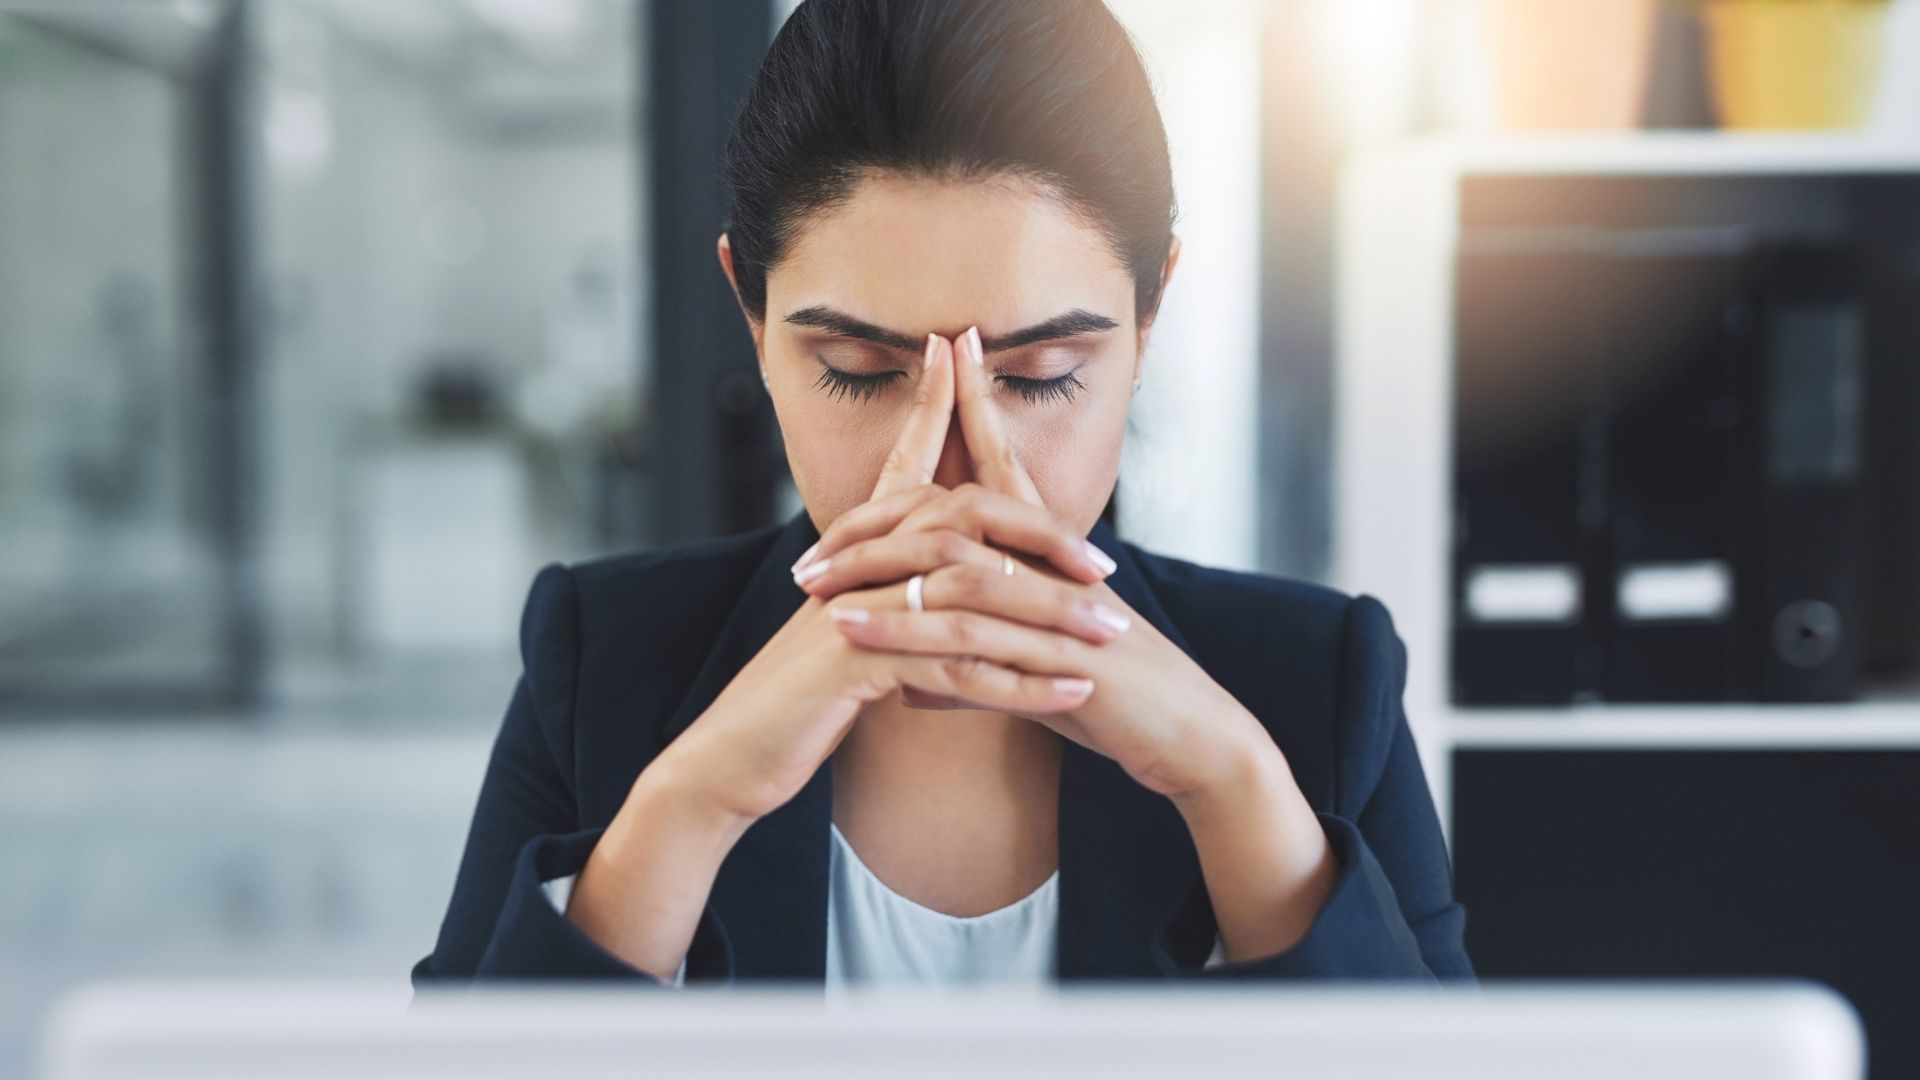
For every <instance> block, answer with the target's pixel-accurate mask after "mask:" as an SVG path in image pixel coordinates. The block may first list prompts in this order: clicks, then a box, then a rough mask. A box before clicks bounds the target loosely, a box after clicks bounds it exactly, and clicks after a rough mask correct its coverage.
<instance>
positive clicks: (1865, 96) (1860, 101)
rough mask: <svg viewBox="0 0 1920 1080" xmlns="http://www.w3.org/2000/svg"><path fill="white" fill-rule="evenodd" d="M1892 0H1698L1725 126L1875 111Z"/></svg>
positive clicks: (1782, 124) (1824, 121) (1820, 120)
mask: <svg viewBox="0 0 1920 1080" xmlns="http://www.w3.org/2000/svg"><path fill="white" fill-rule="evenodd" d="M1891 2H1892V0H1693V3H1692V6H1693V7H1695V8H1697V9H1698V10H1699V12H1700V17H1701V21H1702V23H1703V25H1704V28H1705V30H1706V41H1707V67H1708V77H1709V82H1710V84H1711V86H1712V88H1713V98H1714V106H1715V109H1716V111H1717V112H1718V114H1719V117H1720V126H1722V127H1725V128H1738V129H1832V128H1853V127H1860V126H1862V125H1864V124H1865V123H1866V122H1867V121H1868V120H1869V119H1871V118H1872V114H1873V104H1874V92H1875V90H1876V89H1877V88H1878V86H1879V83H1880V57H1881V53H1882V52H1883V51H1884V40H1885V36H1886V30H1885V26H1886V14H1887V8H1888V7H1889V6H1891Z"/></svg>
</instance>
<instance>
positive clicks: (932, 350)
mask: <svg viewBox="0 0 1920 1080" xmlns="http://www.w3.org/2000/svg"><path fill="white" fill-rule="evenodd" d="M938 355H940V335H938V334H928V335H927V355H926V357H925V358H924V359H923V360H921V361H920V369H921V370H922V371H924V370H926V369H927V368H930V367H932V366H933V358H934V357H936V356H938Z"/></svg>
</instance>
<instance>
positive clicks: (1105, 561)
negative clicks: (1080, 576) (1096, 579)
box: [1087, 540, 1120, 574]
mask: <svg viewBox="0 0 1920 1080" xmlns="http://www.w3.org/2000/svg"><path fill="white" fill-rule="evenodd" d="M1087 558H1089V559H1092V560H1093V564H1094V565H1095V566H1098V567H1099V568H1100V572H1101V573H1103V574H1111V573H1113V572H1114V571H1115V570H1117V569H1119V568H1120V564H1119V563H1117V562H1114V561H1113V557H1112V556H1111V555H1108V554H1107V553H1106V552H1104V551H1101V550H1100V549H1099V548H1097V547H1094V546H1093V541H1091V540H1089V541H1087Z"/></svg>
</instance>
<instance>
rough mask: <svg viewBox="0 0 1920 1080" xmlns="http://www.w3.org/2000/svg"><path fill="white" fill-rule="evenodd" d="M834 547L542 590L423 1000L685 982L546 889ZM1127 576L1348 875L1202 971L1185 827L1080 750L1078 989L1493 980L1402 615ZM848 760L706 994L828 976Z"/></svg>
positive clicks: (1062, 950) (416, 974)
mask: <svg viewBox="0 0 1920 1080" xmlns="http://www.w3.org/2000/svg"><path fill="white" fill-rule="evenodd" d="M818 538H819V533H818V531H817V530H815V528H814V526H813V523H812V520H811V519H810V518H809V517H808V516H807V514H806V513H805V512H801V513H798V514H796V515H795V516H794V517H793V518H792V519H791V520H790V521H789V522H787V523H786V524H785V525H775V526H769V527H767V528H764V529H760V530H757V531H754V532H749V533H742V534H738V535H735V536H729V537H724V538H722V539H718V540H712V541H706V542H703V543H699V544H689V545H682V546H679V547H673V548H668V549H664V550H659V551H653V552H644V553H632V554H623V555H616V556H608V557H603V558H597V559H593V560H588V561H583V562H579V563H576V564H574V565H572V566H566V565H562V564H559V563H553V564H550V565H548V566H545V567H543V568H542V569H541V570H540V572H539V574H538V575H536V576H535V578H534V580H533V584H532V588H531V589H530V591H529V595H528V597H527V602H526V608H525V611H524V613H523V615H522V617H521V623H520V651H521V657H522V661H523V664H524V670H523V671H522V673H521V675H520V677H519V680H518V681H517V683H516V684H515V686H514V689H513V696H512V700H511V701H510V702H509V704H508V706H507V710H506V717H505V719H504V720H503V721H502V723H501V726H500V731H499V735H498V736H497V738H496V740H495V742H494V744H493V750H492V756H491V759H490V761H489V763H488V766H487V770H486V775H485V778H484V780H483V781H482V783H481V787H480V796H479V803H478V806H477V807H476V809H475V811H474V815H473V823H472V827H471V830H470V832H469V834H468V837H467V843H466V850H465V854H464V855H463V857H462V859H461V864H460V870H459V874H458V876H457V879H456V881H455V883H454V887H453V897H452V900H451V902H450V903H449V904H448V906H447V912H446V917H445V920H444V921H443V922H442V924H441V927H440V936H439V940H438V942H437V943H436V944H435V945H434V949H433V952H432V953H431V954H430V955H428V956H426V957H424V958H422V959H421V960H420V961H419V962H418V963H417V964H415V965H414V967H413V972H412V978H413V985H414V987H415V988H416V989H418V988H421V987H425V986H428V985H432V984H438V983H441V982H443V981H451V982H464V981H468V980H472V979H475V978H481V977H551V978H565V979H580V978H593V977H613V978H626V979H632V980H634V982H635V983H636V985H643V986H654V987H660V988H663V989H665V988H666V984H663V983H661V982H659V981H657V980H655V979H654V978H653V977H652V976H650V975H647V974H646V973H644V972H641V971H640V970H638V969H637V968H634V967H632V966H630V965H628V964H627V963H625V962H624V961H622V960H621V959H619V958H618V957H616V956H614V955H613V954H611V953H609V952H607V951H606V950H604V949H602V948H601V947H600V946H599V945H598V944H596V943H595V942H594V941H593V939H591V938H590V937H588V936H587V935H586V934H585V933H583V932H581V931H580V929H579V928H577V927H576V926H575V925H574V924H573V923H572V922H571V921H569V920H568V919H567V918H566V917H565V916H564V915H562V914H560V913H559V912H558V911H557V910H556V909H555V908H554V906H553V905H552V904H551V903H550V902H549V900H548V899H547V896H546V894H545V892H544V891H543V890H542V888H541V882H543V881H545V880H548V879H552V878H556V877H560V876H563V875H566V874H572V873H577V872H578V871H579V870H580V869H581V868H582V867H583V866H584V865H585V863H586V860H587V855H588V853H589V852H591V851H592V849H593V845H594V843H595V841H597V840H598V839H599V837H600V834H601V832H602V831H603V830H604V829H605V828H606V826H607V824H608V823H609V822H610V821H611V820H612V818H613V816H614V814H615V812H616V811H618V810H619V808H620V806H621V804H622V802H623V800H624V799H625V798H626V795H627V791H628V789H629V788H630V787H631V786H632V785H633V782H634V778H635V777H636V776H638V775H639V773H640V770H641V769H643V768H645V767H646V765H647V763H648V762H649V761H651V760H652V759H653V757H654V755H655V754H657V753H659V752H660V750H661V748H662V747H664V746H665V745H666V744H667V743H668V742H670V741H672V740H673V738H674V737H675V736H677V735H678V734H679V733H680V732H682V731H684V730H686V728H687V726H688V725H690V724H692V723H693V721H694V720H695V718H697V717H698V716H699V715H700V714H701V713H702V712H703V711H704V710H705V709H706V708H707V707H708V705H710V704H711V703H712V701H713V700H714V698H715V697H717V696H718V695H719V693H720V691H721V689H722V688H723V687H725V685H726V684H727V682H728V681H729V680H730V679H732V677H733V676H734V674H735V673H736V672H738V671H739V670H740V668H741V667H742V666H744V665H745V664H746V662H747V661H748V660H749V659H750V658H752V656H753V655H754V654H755V653H756V652H758V651H759V649H760V648H761V646H762V645H764V644H765V643H766V642H767V640H768V639H770V638H771V637H772V636H773V634H774V632H775V631H777V630H778V629H779V628H780V626H781V625H782V624H784V623H785V622H786V620H787V619H788V618H789V617H790V616H791V615H792V614H793V612H794V611H795V610H797V609H798V608H799V606H800V605H801V604H802V603H803V602H804V601H805V599H806V594H805V593H804V592H802V591H801V589H800V588H799V587H798V586H797V585H795V584H794V583H793V578H792V576H791V574H790V573H789V570H788V568H789V566H790V565H791V564H792V563H793V562H794V560H796V559H797V558H799V556H800V553H801V552H802V551H803V550H805V549H806V547H807V546H808V545H809V544H811V543H812V542H813V541H814V540H816V539H818ZM1089 539H1091V540H1092V541H1093V542H1094V543H1095V544H1097V545H1099V547H1100V548H1101V550H1103V551H1106V552H1109V553H1110V554H1112V555H1113V556H1114V558H1115V559H1116V560H1117V561H1118V563H1119V568H1118V569H1117V570H1116V571H1115V572H1114V573H1113V574H1112V575H1110V576H1109V577H1108V578H1107V584H1108V585H1109V586H1110V587H1112V588H1113V590H1114V591H1115V592H1116V593H1118V594H1119V595H1120V597H1121V598H1122V599H1124V600H1125V601H1126V602H1127V603H1128V604H1129V605H1131V606H1132V607H1133V609H1134V610H1135V611H1136V612H1138V613H1139V614H1140V615H1141V616H1142V617H1144V618H1146V619H1147V620H1149V621H1151V622H1152V623H1153V624H1154V625H1155V626H1156V627H1158V628H1159V629H1160V631H1161V632H1162V633H1164V634H1165V635H1167V637H1168V638H1169V639H1170V640H1172V641H1173V642H1174V643H1175V644H1176V645H1178V646H1179V647H1180V648H1181V649H1183V650H1185V651H1186V653H1187V654H1188V655H1190V656H1192V657H1193V658H1194V659H1195V660H1196V661H1197V662H1198V663H1199V664H1200V666H1201V667H1202V668H1203V669H1204V670H1205V671H1206V672H1207V673H1208V674H1209V675H1211V676H1212V677H1213V679H1214V680H1215V681H1216V682H1218V683H1219V684H1220V685H1221V686H1222V687H1224V688H1225V689H1226V690H1227V691H1228V692H1230V693H1231V694H1233V696H1234V697H1235V698H1237V699H1238V700H1239V701H1240V702H1241V704H1243V705H1244V706H1246V708H1247V709H1248V710H1249V711H1250V712H1252V713H1253V715H1254V716H1256V717H1258V718H1259V719H1260V722H1261V723H1262V724H1263V725H1265V727H1266V728H1267V730H1268V732H1269V733H1271V734H1272V736H1273V739H1274V742H1275V743H1277V744H1278V745H1279V747H1280V749H1281V750H1282V751H1283V752H1284V753H1285V755H1286V758H1287V761H1288V763H1289V764H1290V765H1291V767H1292V771H1293V775H1294V778H1295V779H1296V781H1297V782H1298V783H1299V785H1300V787H1301V790H1302V791H1304V792H1305V794H1306V797H1307V799H1308V800H1309V801H1310V802H1311V803H1312V805H1313V807H1314V809H1315V810H1316V811H1317V812H1318V815H1319V820H1320V822H1321V823H1322V825H1323V826H1324V827H1325V828H1326V832H1327V837H1328V839H1329V841H1330V842H1331V844H1332V848H1333V851H1334V853H1335V855H1336V856H1337V858H1338V861H1339V869H1338V878H1337V881H1336V883H1335V885H1334V887H1333V891H1332V892H1331V894H1330V895H1329V896H1328V898H1327V901H1326V903H1325V905H1324V906H1323V907H1322V909H1321V911H1320V913H1319V915H1318V916H1317V917H1316V918H1315V919H1314V921H1313V924H1312V926H1311V928H1310V929H1308V931H1307V933H1306V935H1305V937H1303V938H1302V939H1301V940H1300V941H1299V942H1297V943H1296V944H1294V945H1293V946H1292V947H1291V948H1289V949H1287V950H1286V951H1284V952H1281V953H1278V954H1275V955H1271V956H1267V957H1262V958H1258V959H1251V960H1242V961H1238V962H1234V963H1229V964H1225V965H1224V966H1219V965H1217V966H1215V967H1213V968H1210V969H1208V968H1203V966H1202V965H1203V964H1204V963H1205V961H1206V959H1207V956H1208V954H1209V952H1210V951H1211V949H1212V946H1213V940H1214V934H1215V929H1216V926H1215V922H1214V918H1213V911H1212V906H1211V904H1210V903H1209V901H1208V898H1207V890H1206V883H1205V880H1204V879H1203V877H1202V876H1201V873H1200V863H1199V858H1198V855H1197V853H1196V852H1195V849H1194V845H1193V840H1192V837H1191V835H1190V834H1189V832H1188V830H1187V827H1186V823H1185V821H1184V819H1183V818H1181V816H1180V814H1179V812H1178V810H1177V809H1176V808H1175V807H1174V804H1173V803H1172V801H1171V800H1169V799H1167V798H1166V797H1165V796H1162V795H1158V794H1155V793H1154V792H1152V791H1149V790H1148V789H1146V788H1144V787H1142V786H1140V785H1139V784H1138V783H1136V782H1135V781H1134V780H1133V779H1132V778H1131V777H1129V776H1128V775H1127V774H1126V772H1125V771H1124V770H1123V769H1121V768H1120V766H1119V765H1118V764H1116V763H1114V762H1113V761H1112V760H1111V759H1109V758H1106V757H1104V756H1102V755H1100V754H1097V753H1095V752H1093V751H1090V750H1088V749H1086V748H1084V747H1082V746H1080V745H1079V744H1078V743H1075V742H1072V741H1071V740H1063V748H1062V753H1063V757H1062V761H1061V767H1060V795H1059V853H1060V882H1059V899H1060V903H1059V933H1058V945H1057V954H1056V958H1057V961H1058V966H1057V971H1058V978H1059V979H1060V981H1061V982H1063V983H1064V982H1068V981H1072V980H1086V979H1110V978H1145V979H1204V980H1221V979H1242V978H1247V979H1263V978H1266V979H1296V978H1349V979H1353V978H1369V979H1372V978H1387V979H1411V980H1418V981H1422V982H1435V981H1441V980H1462V981H1471V980H1472V979H1473V978H1474V975H1473V970H1472V967H1471V965H1470V964H1469V962H1468V959H1467V954H1466V949H1465V946H1464V944H1463V942H1462V933H1463V931H1464V928H1465V923H1466V912H1465V909H1464V908H1463V907H1462V906H1461V905H1460V904H1459V903H1458V902H1457V901H1455V900H1454V898H1453V888H1452V869H1451V863H1450V860H1449V858H1448V855H1447V850H1446V846H1445V843H1444V841H1443V838H1442V835H1441V831H1440V825H1439V821H1438V818H1437V816H1436V814H1435V811H1434V805H1433V800H1432V798H1431V796H1430V795H1429V793H1428V789H1427V783H1426V778H1425V775H1424V774H1423V773H1422V772H1421V768H1420V760H1419V758H1418V756H1417V755H1416V753H1415V750H1414V743H1413V738H1412V735H1411V733H1410V732H1409V730H1408V728H1407V720H1406V715H1405V713H1404V712H1403V710H1402V706H1401V695H1402V691H1403V688H1404V686H1405V682H1406V649H1405V646H1404V645H1403V644H1402V643H1401V641H1400V638H1399V637H1398V635H1397V634H1396V633H1395V631H1394V628H1393V622H1392V620H1391V618H1390V617H1389V615H1388V613H1387V610H1386V608H1385V607H1383V606H1382V605H1381V604H1380V602H1379V601H1378V600H1376V599H1374V598H1372V597H1370V596H1366V595H1364V594H1363V595H1360V596H1357V597H1348V596H1347V595H1345V594H1343V593H1340V592H1337V591H1335V590H1333V589H1329V588H1324V587H1321V586H1318V585H1312V584H1307V583H1304V582H1300V581H1294V580H1289V579H1285V578H1278V577H1272V576H1267V575H1261V574H1248V573H1238V572H1233V571H1228V570H1221V569H1215V568H1209V567H1204V566H1199V565H1196V564H1194V563H1190V562H1184V561H1182V560H1179V559H1175V558H1170V557H1167V556H1163V555H1156V554H1153V553H1151V552H1148V551H1145V550H1142V549H1141V548H1139V547H1137V546H1135V545H1133V544H1130V543H1123V542H1121V541H1120V540H1119V539H1118V538H1117V537H1116V536H1115V535H1114V533H1113V531H1112V528H1111V527H1110V526H1109V525H1107V523H1106V522H1104V521H1102V522H1100V523H1098V524H1097V525H1096V526H1095V527H1094V529H1093V530H1092V532H1091V533H1089ZM832 799H833V791H832V769H831V768H830V762H823V763H822V764H821V766H820V768H819V770H818V771H817V772H816V773H815V774H814V776H813V778H812V779H811V780H810V781H809V782H808V783H807V784H806V786H805V787H803V788H802V789H801V790H800V792H799V794H797V795H796V796H794V798H793V799H792V800H791V801H789V802H788V803H787V804H786V805H785V806H782V807H781V808H780V809H778V810H775V811H774V812H773V813H771V814H768V815H767V816H765V817H763V818H761V819H760V820H758V821H756V822H754V823H753V824H752V825H751V826H749V827H748V828H747V830H746V832H745V833H744V834H743V835H742V836H741V837H740V839H739V842H738V843H737V844H736V845H735V847H734V848H733V850H732V851H731V852H730V853H729V854H728V855H727V856H726V859H725V861H724V862H723V863H722V864H721V866H720V871H719V875H718V877H717V879H716V880H715V882H714V885H713V891H712V892H711V894H710V895H709V897H708V901H707V905H706V908H705V910H704V911H703V912H702V913H701V916H700V922H699V925H698V928H697V929H696V930H695V932H694V936H693V940H692V944H691V946H690V947H689V949H688V952H687V969H686V970H687V974H686V981H687V983H688V984H689V985H694V984H701V983H731V982H738V981H745V980H763V979H777V980H783V981H802V982H805V981H812V982H824V978H825V970H826V932H827V865H828V864H827V860H828V850H829V849H828V844H829V842H830V835H829V833H828V831H827V826H828V823H829V821H830V820H831V818H832Z"/></svg>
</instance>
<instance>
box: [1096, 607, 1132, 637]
mask: <svg viewBox="0 0 1920 1080" xmlns="http://www.w3.org/2000/svg"><path fill="white" fill-rule="evenodd" d="M1093 621H1094V622H1097V623H1099V624H1100V625H1101V626H1104V627H1106V628H1107V629H1109V630H1111V631H1113V632H1114V633H1116V634H1124V633H1126V632H1127V627H1129V626H1132V625H1133V620H1132V619H1129V618H1127V614H1126V612H1124V611H1115V610H1113V609H1112V608H1110V607H1108V606H1107V605H1105V604H1095V605H1093Z"/></svg>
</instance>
